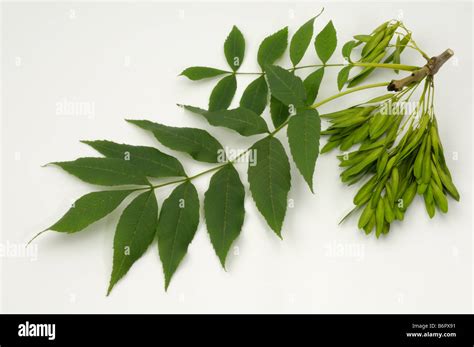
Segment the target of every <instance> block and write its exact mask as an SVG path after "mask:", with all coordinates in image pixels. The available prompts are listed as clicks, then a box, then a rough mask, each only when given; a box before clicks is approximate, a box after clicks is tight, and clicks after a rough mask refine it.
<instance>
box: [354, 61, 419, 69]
mask: <svg viewBox="0 0 474 347" xmlns="http://www.w3.org/2000/svg"><path fill="white" fill-rule="evenodd" d="M350 65H354V66H362V67H378V68H383V69H392V70H402V71H415V70H418V69H420V67H419V66H412V65H404V64H382V63H352V64H350Z"/></svg>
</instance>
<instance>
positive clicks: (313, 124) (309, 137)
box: [287, 110, 321, 192]
mask: <svg viewBox="0 0 474 347" xmlns="http://www.w3.org/2000/svg"><path fill="white" fill-rule="evenodd" d="M320 133H321V119H320V118H319V114H318V112H317V111H316V110H302V111H298V113H297V114H296V116H294V117H291V118H290V121H289V123H288V130H287V135H288V143H289V144H290V150H291V155H292V156H293V160H294V162H295V164H296V166H297V167H298V170H299V171H300V173H301V175H302V176H303V177H304V179H305V181H306V182H307V183H308V186H309V188H310V189H311V192H314V191H313V174H314V168H315V166H316V160H317V159H318V154H319V137H320Z"/></svg>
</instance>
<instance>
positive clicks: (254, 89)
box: [240, 75, 268, 115]
mask: <svg viewBox="0 0 474 347" xmlns="http://www.w3.org/2000/svg"><path fill="white" fill-rule="evenodd" d="M267 103H268V86H267V81H266V80H265V76H263V75H262V76H260V77H259V78H257V79H256V80H254V81H253V82H252V83H250V84H249V85H248V86H247V88H245V90H244V93H243V94H242V98H241V99H240V106H241V107H245V108H247V109H249V110H252V111H254V112H255V113H256V114H258V115H260V114H262V112H263V111H264V110H265V107H267Z"/></svg>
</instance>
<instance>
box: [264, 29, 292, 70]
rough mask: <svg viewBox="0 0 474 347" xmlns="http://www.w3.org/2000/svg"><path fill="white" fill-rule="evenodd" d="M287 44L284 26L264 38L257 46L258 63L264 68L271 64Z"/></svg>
mask: <svg viewBox="0 0 474 347" xmlns="http://www.w3.org/2000/svg"><path fill="white" fill-rule="evenodd" d="M287 46H288V27H284V28H283V29H281V30H280V31H277V32H276V33H274V34H273V35H270V36H268V37H267V38H265V39H264V40H263V41H262V43H261V44H260V47H259V48H258V54H257V60H258V64H259V65H260V67H261V68H262V70H265V68H266V66H267V65H270V64H273V63H274V62H275V61H276V60H277V59H278V58H280V57H281V56H282V55H283V53H285V50H286V47H287Z"/></svg>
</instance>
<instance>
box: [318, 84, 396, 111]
mask: <svg viewBox="0 0 474 347" xmlns="http://www.w3.org/2000/svg"><path fill="white" fill-rule="evenodd" d="M389 83H390V82H382V83H373V84H367V85H365V86H360V87H355V88H351V89H347V90H345V91H343V92H340V93H338V94H335V95H333V96H331V97H329V98H327V99H324V100H322V101H320V102H317V103H315V104H313V105H311V106H309V108H318V107H320V106H321V105H324V104H325V103H327V102H329V101H332V100H334V99H337V98H340V97H341V96H344V95H347V94H351V93H354V92H358V91H359V90H364V89H370V88H378V87H386V86H388V85H389Z"/></svg>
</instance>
